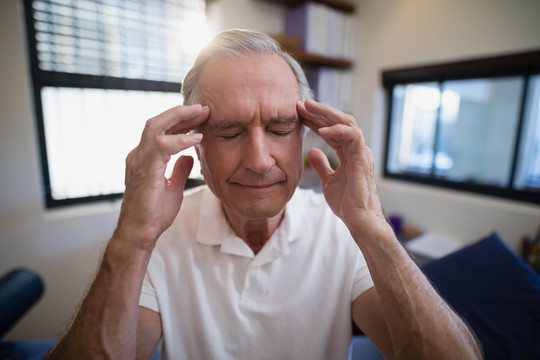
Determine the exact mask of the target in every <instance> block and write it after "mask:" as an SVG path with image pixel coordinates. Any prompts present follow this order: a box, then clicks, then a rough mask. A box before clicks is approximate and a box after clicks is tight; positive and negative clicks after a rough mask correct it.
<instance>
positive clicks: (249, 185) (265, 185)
mask: <svg viewBox="0 0 540 360" xmlns="http://www.w3.org/2000/svg"><path fill="white" fill-rule="evenodd" d="M281 183H282V182H281V181H278V182H272V183H239V182H235V183H233V184H236V185H239V186H242V187H245V188H250V189H266V188H270V187H272V186H275V185H280V184H281Z"/></svg>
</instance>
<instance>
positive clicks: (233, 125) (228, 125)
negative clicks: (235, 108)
mask: <svg viewBox="0 0 540 360" xmlns="http://www.w3.org/2000/svg"><path fill="white" fill-rule="evenodd" d="M298 121H299V120H298V118H297V117H292V116H284V117H277V118H271V119H270V121H268V124H278V125H279V124H284V125H287V124H295V123H297V122H298ZM244 126H246V123H245V122H243V121H240V120H223V121H220V122H218V123H216V124H213V125H210V126H209V127H210V130H212V131H224V130H228V129H237V128H242V127H244Z"/></svg>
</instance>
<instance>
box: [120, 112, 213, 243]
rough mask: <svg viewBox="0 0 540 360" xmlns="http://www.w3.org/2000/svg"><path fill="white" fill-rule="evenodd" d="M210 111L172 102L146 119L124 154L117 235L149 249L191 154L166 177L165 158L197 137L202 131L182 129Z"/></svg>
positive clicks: (170, 213) (169, 215) (165, 223)
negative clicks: (138, 138)
mask: <svg viewBox="0 0 540 360" xmlns="http://www.w3.org/2000/svg"><path fill="white" fill-rule="evenodd" d="M209 114H210V110H209V108H208V107H207V106H205V107H202V106H201V105H193V106H176V107H174V108H171V109H169V110H167V111H165V112H163V113H161V114H159V115H157V116H156V117H153V118H151V119H150V120H148V121H147V123H146V126H145V129H144V131H143V133H142V136H141V141H140V143H139V145H138V146H137V147H136V148H135V149H133V150H132V151H131V152H130V153H129V155H128V156H127V159H126V177H125V185H126V189H125V193H124V200H123V203H122V209H121V211H120V216H119V220H118V226H117V229H116V231H115V235H116V236H119V237H121V238H123V239H125V240H127V239H129V241H136V244H134V245H137V246H139V247H140V248H141V249H149V248H153V246H154V245H155V242H156V240H157V238H158V237H159V236H160V235H161V233H163V231H165V230H166V229H167V228H168V227H169V226H170V225H171V224H172V222H173V220H174V218H175V217H176V215H177V214H178V211H179V210H180V206H181V204H182V200H183V191H184V186H185V183H186V181H187V178H188V176H189V173H190V171H191V168H192V166H193V159H192V158H191V157H189V156H187V157H186V156H182V157H180V158H179V159H178V160H177V162H176V163H175V165H174V170H173V173H172V175H171V177H170V178H169V179H167V178H166V177H165V170H166V168H167V163H168V162H169V160H170V159H171V156H172V155H175V154H177V153H179V152H180V151H182V150H185V149H187V148H189V147H191V146H194V145H196V144H198V143H199V142H200V141H201V140H202V134H198V133H197V134H187V133H188V132H189V131H191V130H194V129H196V128H198V127H199V126H200V125H201V124H202V123H204V122H205V121H206V120H207V119H208V116H209Z"/></svg>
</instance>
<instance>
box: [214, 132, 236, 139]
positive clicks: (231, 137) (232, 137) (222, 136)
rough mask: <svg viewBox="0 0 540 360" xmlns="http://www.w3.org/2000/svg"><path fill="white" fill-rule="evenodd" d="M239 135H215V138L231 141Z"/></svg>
mask: <svg viewBox="0 0 540 360" xmlns="http://www.w3.org/2000/svg"><path fill="white" fill-rule="evenodd" d="M239 135H240V133H239V132H237V133H233V134H221V135H217V136H218V137H220V138H222V139H224V140H232V139H234V138H236V137H238V136H239Z"/></svg>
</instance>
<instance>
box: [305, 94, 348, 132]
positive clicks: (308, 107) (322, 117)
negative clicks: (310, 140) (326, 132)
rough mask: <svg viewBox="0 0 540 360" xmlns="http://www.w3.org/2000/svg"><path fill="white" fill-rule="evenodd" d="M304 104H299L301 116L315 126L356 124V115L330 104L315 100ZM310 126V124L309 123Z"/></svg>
mask: <svg viewBox="0 0 540 360" xmlns="http://www.w3.org/2000/svg"><path fill="white" fill-rule="evenodd" d="M302 105H303V106H299V109H298V112H299V114H300V116H301V117H302V118H303V119H304V120H307V122H311V123H312V124H313V125H314V126H319V127H327V126H332V125H335V124H344V125H348V126H353V127H355V126H356V121H355V120H354V117H353V116H352V115H350V114H347V113H344V112H343V111H341V110H338V109H336V108H334V107H332V106H330V105H326V104H323V103H318V102H316V101H313V100H306V101H305V102H304V104H302ZM307 125H308V126H309V124H307Z"/></svg>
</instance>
